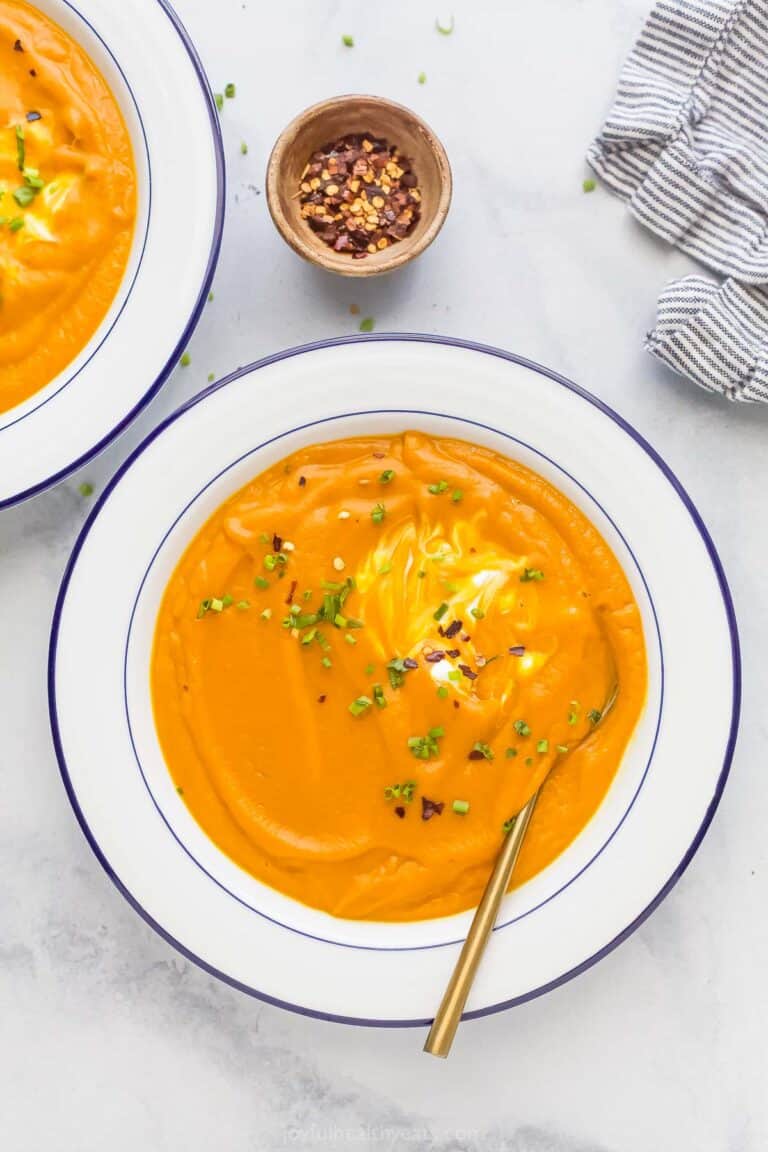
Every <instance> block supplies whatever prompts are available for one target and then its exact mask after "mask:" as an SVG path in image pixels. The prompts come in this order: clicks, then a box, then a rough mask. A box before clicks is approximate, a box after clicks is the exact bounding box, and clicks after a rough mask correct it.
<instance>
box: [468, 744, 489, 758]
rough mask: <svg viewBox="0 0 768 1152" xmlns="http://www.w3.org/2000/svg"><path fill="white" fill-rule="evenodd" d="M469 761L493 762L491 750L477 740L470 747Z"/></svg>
mask: <svg viewBox="0 0 768 1152" xmlns="http://www.w3.org/2000/svg"><path fill="white" fill-rule="evenodd" d="M469 759H470V760H493V749H492V748H491V746H490V745H489V744H484V743H483V742H482V740H477V741H476V742H475V743H474V744H473V745H472V751H471V752H470V754H469Z"/></svg>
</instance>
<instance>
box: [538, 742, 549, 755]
mask: <svg viewBox="0 0 768 1152" xmlns="http://www.w3.org/2000/svg"><path fill="white" fill-rule="evenodd" d="M536 751H537V752H541V753H542V754H543V753H544V752H549V740H539V741H538V742H537V744H536Z"/></svg>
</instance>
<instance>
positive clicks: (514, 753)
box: [504, 748, 517, 760]
mask: <svg viewBox="0 0 768 1152" xmlns="http://www.w3.org/2000/svg"><path fill="white" fill-rule="evenodd" d="M504 755H505V756H506V758H507V760H513V759H514V758H515V756H517V748H507V750H506V752H505V753H504Z"/></svg>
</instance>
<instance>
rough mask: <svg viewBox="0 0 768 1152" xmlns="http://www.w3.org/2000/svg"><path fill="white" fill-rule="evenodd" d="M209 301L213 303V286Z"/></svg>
mask: <svg viewBox="0 0 768 1152" xmlns="http://www.w3.org/2000/svg"><path fill="white" fill-rule="evenodd" d="M208 303H209V304H211V303H213V288H211V290H210V292H209V293H208Z"/></svg>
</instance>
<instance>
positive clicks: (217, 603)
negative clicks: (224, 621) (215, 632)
mask: <svg viewBox="0 0 768 1152" xmlns="http://www.w3.org/2000/svg"><path fill="white" fill-rule="evenodd" d="M210 610H211V612H223V611H224V601H223V600H220V599H219V598H218V597H217V596H214V597H213V599H212V600H211V603H210Z"/></svg>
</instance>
